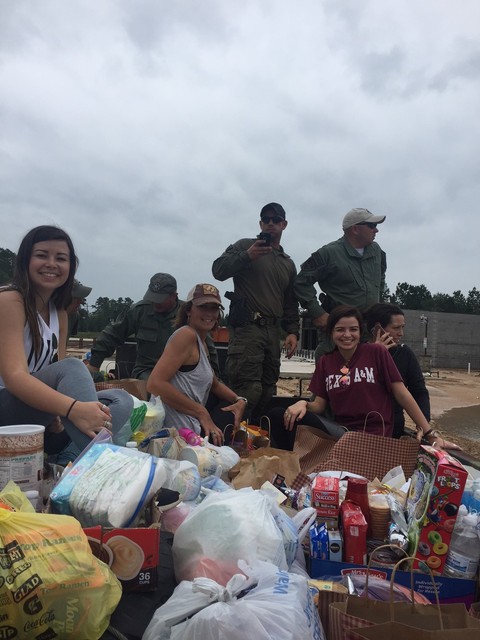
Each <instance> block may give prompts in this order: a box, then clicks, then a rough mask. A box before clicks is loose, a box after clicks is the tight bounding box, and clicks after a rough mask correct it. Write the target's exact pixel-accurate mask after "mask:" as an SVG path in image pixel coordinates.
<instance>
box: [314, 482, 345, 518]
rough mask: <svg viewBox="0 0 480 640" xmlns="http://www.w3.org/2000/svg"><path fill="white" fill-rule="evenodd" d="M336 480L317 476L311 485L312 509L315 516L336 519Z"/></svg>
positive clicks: (337, 483)
mask: <svg viewBox="0 0 480 640" xmlns="http://www.w3.org/2000/svg"><path fill="white" fill-rule="evenodd" d="M338 487H339V481H338V478H323V477H322V476H317V477H316V478H315V480H314V481H313V485H312V507H314V508H315V509H316V510H317V515H319V516H322V517H325V518H337V517H338V510H339V507H338Z"/></svg>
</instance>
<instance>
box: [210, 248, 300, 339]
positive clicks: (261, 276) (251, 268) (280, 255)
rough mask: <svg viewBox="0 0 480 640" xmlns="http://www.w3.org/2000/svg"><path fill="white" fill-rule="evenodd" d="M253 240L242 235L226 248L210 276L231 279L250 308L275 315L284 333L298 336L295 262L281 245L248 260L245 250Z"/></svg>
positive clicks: (265, 314) (214, 264)
mask: <svg viewBox="0 0 480 640" xmlns="http://www.w3.org/2000/svg"><path fill="white" fill-rule="evenodd" d="M254 242H255V239H254V238H243V239H242V240H238V242H235V244H231V245H230V246H229V247H227V249H226V251H225V252H224V253H223V254H222V255H221V256H220V257H219V258H217V259H216V260H215V262H214V263H213V266H212V272H213V275H214V277H215V278H216V279H217V280H221V281H224V280H227V279H228V278H233V283H234V288H235V293H237V294H239V295H241V296H243V297H244V298H245V299H246V301H247V306H248V308H249V309H250V311H253V312H255V311H258V312H260V313H261V314H262V315H263V316H266V317H274V318H278V319H279V320H280V321H281V326H282V328H283V329H284V330H285V331H286V332H287V333H293V334H296V335H298V330H299V319H298V301H297V298H296V296H295V293H294V291H293V282H294V279H295V276H296V273H297V270H296V268H295V264H294V262H293V260H292V259H291V258H290V256H288V255H287V254H286V253H285V252H284V250H283V248H282V247H280V248H278V249H275V248H273V249H272V252H271V253H269V254H268V255H266V256H263V257H262V258H259V259H258V260H251V259H250V257H249V255H248V253H247V249H248V248H249V247H251V246H252V244H253V243H254Z"/></svg>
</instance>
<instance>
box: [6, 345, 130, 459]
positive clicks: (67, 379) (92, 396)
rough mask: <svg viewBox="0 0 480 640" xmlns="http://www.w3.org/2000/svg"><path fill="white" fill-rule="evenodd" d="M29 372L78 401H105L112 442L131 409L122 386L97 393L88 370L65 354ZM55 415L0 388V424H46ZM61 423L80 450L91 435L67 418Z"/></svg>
mask: <svg viewBox="0 0 480 640" xmlns="http://www.w3.org/2000/svg"><path fill="white" fill-rule="evenodd" d="M32 375H33V376H34V377H35V378H38V380H41V381H42V382H43V383H44V384H46V385H47V386H49V387H51V388H52V389H56V390H57V391H59V392H60V393H63V394H64V395H66V396H69V397H71V398H75V399H76V400H79V401H81V402H91V401H100V402H101V403H102V404H105V405H107V406H108V408H109V409H110V412H111V414H112V432H113V440H114V442H115V436H116V434H117V433H118V432H119V431H120V430H121V429H122V427H123V426H124V425H125V423H126V422H127V420H128V419H129V417H130V414H131V413H132V409H133V400H132V398H131V396H130V395H129V394H128V393H127V392H126V391H123V390H122V389H109V390H107V391H99V392H98V393H97V392H96V390H95V385H94V383H93V380H92V376H91V375H90V372H89V371H88V369H87V368H86V366H85V365H84V364H83V362H82V361H81V360H78V359H77V358H66V359H65V360H60V361H59V362H54V363H53V364H50V365H48V366H47V367H45V369H42V370H41V371H38V372H36V373H32ZM55 417H56V416H55V415H54V414H51V413H46V412H44V411H39V410H38V409H34V408H33V407H30V406H29V405H28V404H25V403H24V402H22V401H21V400H19V399H18V398H17V397H16V396H14V395H13V394H12V393H10V391H8V389H5V388H1V389H0V426H6V425H15V424H40V425H43V426H45V427H46V426H47V425H48V424H50V422H52V420H53V419H54V418H55ZM62 423H63V426H64V427H65V431H66V432H67V433H68V435H69V436H70V438H71V440H72V442H74V443H75V445H77V447H78V448H79V449H80V450H82V449H84V448H85V447H86V446H87V445H88V444H89V443H90V442H91V439H90V438H89V437H88V436H87V435H86V434H85V433H83V432H82V431H80V430H79V429H77V427H76V426H75V425H74V424H73V422H71V421H70V420H67V418H62Z"/></svg>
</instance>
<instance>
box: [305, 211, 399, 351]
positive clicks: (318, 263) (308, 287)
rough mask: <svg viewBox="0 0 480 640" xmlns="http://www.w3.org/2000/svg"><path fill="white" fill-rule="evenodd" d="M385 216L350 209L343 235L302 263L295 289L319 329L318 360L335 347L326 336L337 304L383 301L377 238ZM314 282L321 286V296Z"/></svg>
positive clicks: (381, 255)
mask: <svg viewBox="0 0 480 640" xmlns="http://www.w3.org/2000/svg"><path fill="white" fill-rule="evenodd" d="M385 218H386V216H375V215H373V213H371V212H370V211H369V210H368V209H360V208H358V209H351V210H350V211H349V212H348V213H347V214H346V215H345V217H344V218H343V222H342V229H343V236H342V237H341V238H339V239H338V240H335V241H334V242H330V243H329V244H327V245H324V246H323V247H321V248H320V249H318V250H317V251H315V252H314V253H312V255H311V256H310V258H308V260H306V261H305V262H304V263H303V264H302V266H301V269H300V273H299V274H298V276H297V278H296V281H295V293H296V295H297V297H298V299H299V301H300V304H301V306H302V307H303V308H305V309H306V310H307V311H308V315H309V316H310V317H311V318H312V322H313V324H314V326H315V327H317V328H318V345H317V349H316V351H315V358H316V359H318V358H319V357H320V356H321V355H323V354H324V353H326V352H327V351H330V350H331V349H332V348H333V345H331V343H330V341H329V339H328V337H327V336H326V334H325V326H326V324H327V319H328V314H329V313H330V311H331V310H332V309H333V308H335V307H336V306H338V305H341V304H346V305H351V306H354V307H357V308H358V309H360V310H361V311H364V310H365V309H367V308H368V307H370V306H371V305H372V304H375V303H376V302H382V300H383V293H384V289H385V272H386V270H387V259H386V255H385V252H384V251H382V249H381V248H380V246H379V245H378V244H377V243H376V242H375V236H376V235H377V233H378V227H377V225H379V224H381V223H382V222H384V221H385ZM315 284H318V286H319V287H320V289H321V293H320V296H319V297H317V291H316V289H315ZM319 300H320V301H319Z"/></svg>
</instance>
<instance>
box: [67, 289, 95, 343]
mask: <svg viewBox="0 0 480 640" xmlns="http://www.w3.org/2000/svg"><path fill="white" fill-rule="evenodd" d="M91 292H92V287H87V286H86V285H84V284H82V283H81V282H80V281H79V280H74V281H73V289H72V301H71V302H70V304H69V305H68V307H67V316H68V337H70V336H76V335H77V333H78V322H79V320H80V312H79V309H80V307H81V306H82V304H83V302H84V301H85V298H86V297H87V296H89V295H90V293H91Z"/></svg>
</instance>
